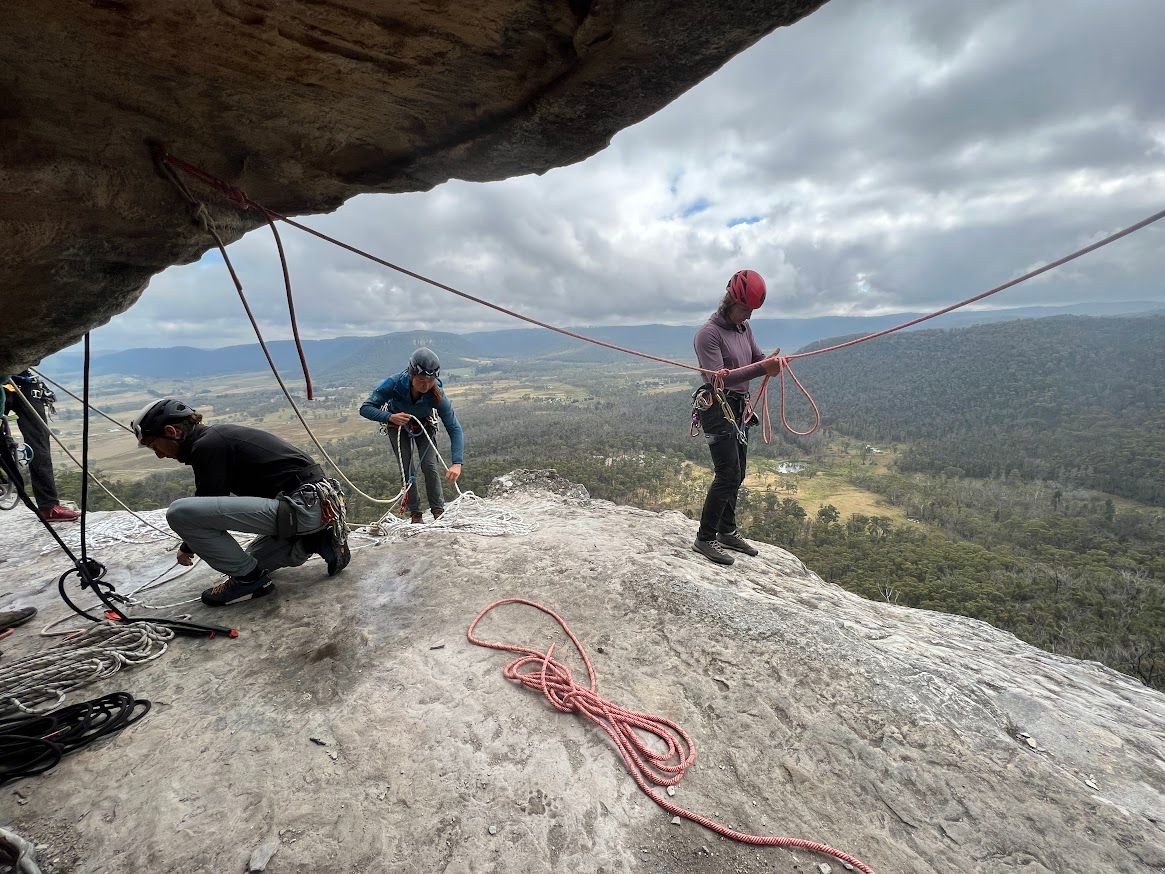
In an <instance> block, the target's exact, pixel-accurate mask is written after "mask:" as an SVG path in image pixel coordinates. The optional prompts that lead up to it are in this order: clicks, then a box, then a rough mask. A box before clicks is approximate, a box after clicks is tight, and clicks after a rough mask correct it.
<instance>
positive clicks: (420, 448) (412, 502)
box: [388, 429, 445, 513]
mask: <svg viewBox="0 0 1165 874" xmlns="http://www.w3.org/2000/svg"><path fill="white" fill-rule="evenodd" d="M396 438H397V435H396V431H395V430H393V429H390V430H389V432H388V442H389V443H390V444H391V445H392V452H393V455H396V451H397V450H396ZM414 442H415V443H416V451H414V450H413V443H414ZM434 442H436V441H435V439H434ZM397 457H398V458H399V459H400V460H401V463H402V464H403V465H404V469H405V479H406V480H408V479H409V478H410V477H411V478H412V485H411V486H410V487H409V494H408V509H409V512H410V513H419V512H421V489H420V483H419V482H418V481H417V480H418V477H417V473H416V471H415V470H413V459H414V457H416V462H417V466H418V467H420V468H421V473H422V474H423V475H424V477H425V494H426V495H428V497H429V509H431V510H444V509H445V491H444V490H443V489H442V488H441V461H440V459H439V458H437V452H436V451H435V450H434V449H433V446H432V444H431V443H429V441H428V440H426V439H425V436H424V435H423V434H422V435H420V436H418V437H416V438H415V441H414V440H413V439H410V438H409V436H408V435H407V434H401V435H400V455H398V456H397Z"/></svg>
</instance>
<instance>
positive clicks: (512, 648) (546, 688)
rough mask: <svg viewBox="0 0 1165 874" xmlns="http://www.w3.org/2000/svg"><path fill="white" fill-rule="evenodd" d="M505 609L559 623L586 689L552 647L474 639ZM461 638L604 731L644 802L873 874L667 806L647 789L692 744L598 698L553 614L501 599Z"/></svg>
mask: <svg viewBox="0 0 1165 874" xmlns="http://www.w3.org/2000/svg"><path fill="white" fill-rule="evenodd" d="M506 604H524V605H526V606H527V607H533V608H534V609H535V610H540V611H541V612H543V613H545V614H546V615H547V616H549V617H550V618H552V619H553V620H554V621H555V622H557V623H558V624H559V626H560V627H561V628H562V630H563V632H565V634H566V636H567V637H568V638H570V642H571V643H572V644H574V647H575V649H576V650H577V651H578V654H579V655H580V656H582V660H583V664H584V665H585V666H586V671H587V680H588V683H587V685H586V686H581V685H579V684H578V683H577V682H576V681H575V679H574V675H573V674H572V673H571V670H570V668H568V667H567V666H566V665H565V664H563V663H562V662H560V661H558V660H557V659H555V658H554V646H555V645H554V644H550V646H549V647H548V648H547V650H546V652H540V651H539V650H536V649H534V648H532V647H528V646H522V645H520V644H513V643H501V642H498V641H493V640H485V639H483V638H481V637H478V636H477V634H476V630H477V626H478V624H479V623H480V622H481V621H482V619H484V618H485V617H486V616H487V615H488V614H489V613H491V612H492V611H494V610H496V609H497V608H498V607H501V606H504V605H506ZM465 636H466V638H467V639H468V640H469V642H470V643H472V644H475V645H476V646H482V647H486V648H487V649H496V650H501V651H502V652H512V653H516V654H517V656H518V657H517V658H516V659H514V661H512V662H510V663H509V664H508V665H506V666H505V668H503V669H502V675H503V676H504V677H505V678H506V679H507V680H513V681H514V682H516V683H521V684H522V685H523V686H525V687H526V688H527V689H534V690H536V691H539V692H541V693H542V694H543V695H545V696H546V700H547V701H548V702H550V704H551V706H553V707H554V708H555V709H556V710H559V711H561V712H562V713H578V714H579V715H581V716H585V717H586V718H587V719H589V720H591V722H593V723H595V725H597V726H598V727H599V728H601V729H602V730H603V731H604V732H606V734H607V737H609V738H610V739H611V742H612V743H614V744H615V748H616V749H618V751H619V755H620V756H621V757H622V758H623V764H624V765H626V767H627V770H628V771H629V772H630V774H631V777H632V779H634V780H635V784H636V785H637V786H638V787H639V788H640V789H641V790H642V791H643V793H644V794H645V795H647V797H648V798H650V799H651V800H652V801H654V802H655V803H656V804H658V805H659V806H660V807H662V808H663V809H664V810H666V811H667V812H668V813H670V814H672V815H673V816H681V817H683V818H684V819H687V820H690V821H692V822H694V823H696V824H697V825H701V826H703V827H704V828H706V829H709V830H710V831H713V832H715V833H716V834H718V835H723V836H724V837H726V838H729V839H731V840H734V841H739V842H741V843H745V844H753V845H756V846H765V847H791V848H797V849H803V850H810V851H811V852H815V853H822V854H824V855H827V856H832V857H833V858H834V859H837V860H838V861H840V862H842V863H843V864H845V865H852V866H853V867H854V868H856V869H857V870H859V871H861V872H863V874H874V872H873V870H872V869H871V868H870V867H869V866H868V865H866V864H865V863H864V862H862V861H860V860H859V859H856V858H854V857H853V856H851V855H849V854H848V853H844V852H842V851H841V850H835V849H834V848H833V847H830V846H827V845H826V844H820V843H817V842H816V841H809V840H805V839H803V838H788V837H777V836H776V835H753V834H747V833H746V832H740V831H736V830H735V829H731V828H729V827H728V826H726V825H721V824H720V823H718V822H715V821H713V820H711V819H708V818H707V817H705V816H701V815H700V814H698V813H693V812H692V811H690V810H687V809H685V808H683V807H680V806H679V805H678V804H675V803H673V802H671V801H669V800H668V798H667V796H666V795H660V794H659V793H658V792H657V791H656V790H655V789H654V788H653V786H652V785H649V784H654V786H665V787H666V786H675V785H676V784H677V783H679V782H680V780H682V779H683V776H684V772H685V771H686V770H687V769H688V768H689V767H690V766H691V765H692V764H693V763H694V762H695V761H696V744H695V741H693V740H692V738H691V737H690V736H689V735H688V733H687V732H685V731H684V730H683V729H682V728H681V727H680V726H679V725H677V724H676V723H675V722H672V721H671V720H670V719H668V718H667V717H664V716H653V715H652V714H649V713H641V712H639V711H635V710H628V709H627V708H624V707H620V706H619V705H617V704H612V703H611V702H610V701H607V700H606V699H605V698H603V697H602V696H600V695H599V689H598V679H597V677H596V675H595V668H594V665H593V664H591V659H590V656H589V655H587V651H586V650H585V649H584V648H583V645H582V644H581V643H580V642H579V639H578V638H577V637H576V636H575V634H574V632H573V631H571V629H570V626H568V625H567V624H566V621H565V620H564V619H563V618H562V617H561V616H559V615H558V614H557V613H555V612H554V611H553V610H550V609H549V608H547V607H544V606H542V605H541V604H538V603H536V602H534V601H528V600H526V599H525V598H504V599H502V600H500V601H495V602H494V603H492V604H490V605H489V606H488V607H486V608H485V609H484V610H482V611H481V612H480V613H478V614H477V616H475V617H474V619H473V621H472V622H471V623H469V630H468V631H467V632H466V635H465ZM644 733H645V734H650V735H654V736H655V737H656V738H657V739H658V740H660V741H661V742H662V744H663V748H664V751H663V752H658V751H656V750H654V749H652V748H651V747H650V746H648V745H647V744H646V743H645V742H644V740H643V739H642V737H641V735H642V734H644Z"/></svg>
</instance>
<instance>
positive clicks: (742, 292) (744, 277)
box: [728, 270, 765, 310]
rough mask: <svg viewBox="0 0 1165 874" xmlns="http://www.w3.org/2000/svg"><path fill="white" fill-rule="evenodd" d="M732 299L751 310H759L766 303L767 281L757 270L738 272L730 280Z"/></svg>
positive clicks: (729, 289)
mask: <svg viewBox="0 0 1165 874" xmlns="http://www.w3.org/2000/svg"><path fill="white" fill-rule="evenodd" d="M728 293H729V294H730V295H732V299H733V300H734V301H735V302H736V303H738V304H740V305H741V306H746V307H748V308H749V309H750V310H758V309H760V307H761V304H763V303H764V302H765V281H764V277H762V276H761V275H760V274H759V273H757V272H756V271H755V270H737V271H736V272H735V273H733V274H732V278H731V279H729V280H728Z"/></svg>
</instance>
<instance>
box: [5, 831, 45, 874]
mask: <svg viewBox="0 0 1165 874" xmlns="http://www.w3.org/2000/svg"><path fill="white" fill-rule="evenodd" d="M0 864H3V865H9V866H11V867H12V868H13V870H15V871H16V874H40V867H39V866H38V865H37V864H36V845H35V844H34V843H33V842H32V841H26V840H25V839H24V838H22V837H21V836H20V835H18V834H17V833H16V832H14V831H11V830H10V829H6V828H0Z"/></svg>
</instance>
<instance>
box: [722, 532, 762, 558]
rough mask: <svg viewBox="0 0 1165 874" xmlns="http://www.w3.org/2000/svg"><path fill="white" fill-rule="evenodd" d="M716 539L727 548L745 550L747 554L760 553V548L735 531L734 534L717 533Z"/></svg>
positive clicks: (738, 550)
mask: <svg viewBox="0 0 1165 874" xmlns="http://www.w3.org/2000/svg"><path fill="white" fill-rule="evenodd" d="M716 540H717V541H718V542H719V543H720V545H721V546H723V547H724V548H725V549H735V550H736V551H737V552H743V553H744V554H745V555H760V550H759V549H757V548H756V547H755V546H753V545H752V544H751V543H749V542H748V541H747V540H742V539H741V538H740V537H739V536H737V535H736V534H735V533H733V534H717V535H716Z"/></svg>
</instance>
